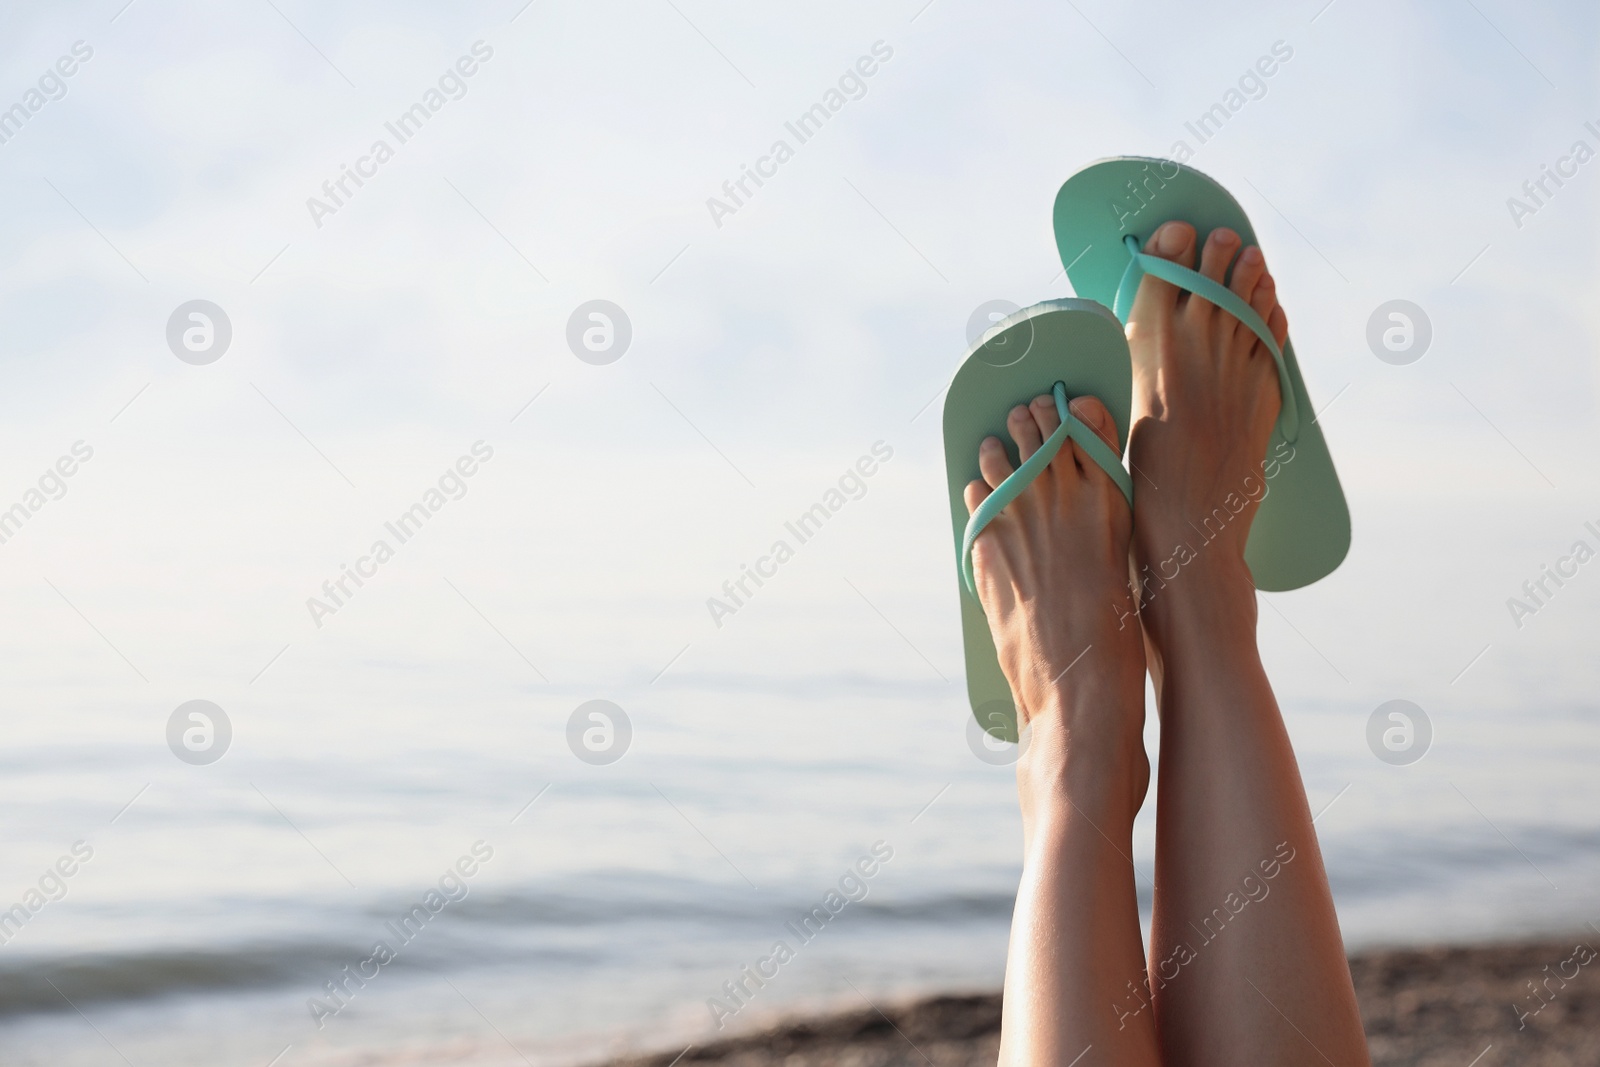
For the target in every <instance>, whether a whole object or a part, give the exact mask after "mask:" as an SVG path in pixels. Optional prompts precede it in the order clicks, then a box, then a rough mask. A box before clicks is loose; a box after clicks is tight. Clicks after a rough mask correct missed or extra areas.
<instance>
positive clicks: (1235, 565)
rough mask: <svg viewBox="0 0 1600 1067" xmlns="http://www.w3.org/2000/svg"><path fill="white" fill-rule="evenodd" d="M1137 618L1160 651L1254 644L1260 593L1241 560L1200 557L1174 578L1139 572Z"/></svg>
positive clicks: (1248, 569) (1147, 571)
mask: <svg viewBox="0 0 1600 1067" xmlns="http://www.w3.org/2000/svg"><path fill="white" fill-rule="evenodd" d="M1140 576H1141V578H1142V579H1143V588H1142V589H1141V591H1140V608H1139V616H1140V619H1141V621H1142V622H1143V623H1144V629H1145V633H1146V634H1147V635H1148V636H1149V638H1150V642H1151V644H1152V645H1153V646H1154V647H1155V649H1156V650H1157V651H1159V652H1162V653H1166V654H1170V653H1171V652H1172V651H1176V650H1177V649H1178V648H1180V647H1182V646H1184V645H1187V644H1189V643H1200V644H1203V645H1205V646H1208V647H1216V646H1219V645H1225V644H1229V643H1235V641H1236V639H1243V641H1244V643H1247V644H1248V645H1249V646H1250V647H1252V648H1253V647H1254V645H1255V628H1256V614H1257V610H1256V595H1255V592H1256V591H1255V582H1254V581H1253V580H1252V579H1251V577H1250V568H1249V567H1247V566H1246V565H1245V563H1244V561H1243V560H1242V559H1230V558H1226V557H1221V556H1218V557H1215V558H1210V559H1202V558H1196V559H1195V560H1193V561H1192V562H1191V563H1190V564H1189V565H1188V566H1187V567H1184V568H1182V569H1181V570H1179V571H1178V572H1176V573H1174V574H1170V576H1168V575H1165V574H1153V573H1151V572H1150V571H1149V569H1148V568H1143V569H1142V570H1141V575H1140Z"/></svg>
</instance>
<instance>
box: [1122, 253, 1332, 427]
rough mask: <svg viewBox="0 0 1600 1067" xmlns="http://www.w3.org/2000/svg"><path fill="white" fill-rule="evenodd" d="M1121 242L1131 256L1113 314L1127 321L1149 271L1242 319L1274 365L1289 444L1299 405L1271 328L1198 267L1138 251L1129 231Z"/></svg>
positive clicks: (1281, 420) (1297, 424)
mask: <svg viewBox="0 0 1600 1067" xmlns="http://www.w3.org/2000/svg"><path fill="white" fill-rule="evenodd" d="M1122 243H1123V244H1124V245H1126V246H1127V249H1128V252H1129V254H1130V255H1131V256H1132V257H1133V258H1131V259H1129V260H1128V267H1127V269H1126V270H1124V271H1123V272H1122V282H1121V284H1119V285H1118V286H1117V298H1116V303H1115V304H1114V306H1113V310H1114V311H1115V312H1116V314H1117V318H1118V319H1119V320H1120V321H1122V322H1127V321H1128V315H1129V314H1130V313H1131V312H1132V311H1133V298H1134V294H1135V293H1137V292H1138V291H1139V278H1140V276H1141V275H1143V274H1153V275H1155V276H1156V277H1157V278H1160V279H1161V280H1162V281H1164V282H1171V283H1172V284H1173V285H1176V286H1177V287H1178V288H1180V289H1187V290H1188V291H1189V292H1191V293H1193V294H1194V295H1195V296H1198V297H1200V298H1202V299H1204V300H1209V301H1211V303H1213V304H1215V305H1216V306H1217V307H1219V308H1221V309H1222V310H1223V311H1226V312H1227V313H1228V314H1230V315H1232V316H1233V317H1234V318H1236V319H1238V320H1239V321H1240V322H1242V323H1244V324H1245V325H1246V326H1248V327H1249V328H1250V332H1251V333H1253V334H1255V335H1256V336H1257V337H1258V338H1260V340H1261V343H1262V344H1263V345H1265V346H1266V348H1267V351H1268V352H1271V353H1272V359H1273V361H1274V362H1275V363H1277V365H1278V389H1279V391H1280V392H1282V393H1283V407H1282V409H1281V410H1280V411H1279V412H1278V429H1279V430H1280V431H1281V432H1282V433H1283V439H1284V440H1285V441H1288V442H1289V443H1290V444H1293V443H1294V442H1295V439H1296V438H1297V437H1299V436H1300V408H1299V405H1298V404H1296V403H1295V398H1294V388H1293V387H1292V386H1291V385H1290V384H1289V366H1288V364H1287V363H1285V362H1284V360H1283V350H1282V349H1281V348H1279V347H1278V342H1277V341H1276V340H1274V339H1273V337H1272V331H1271V330H1269V329H1267V324H1266V323H1265V322H1263V321H1262V319H1261V316H1260V315H1257V314H1256V311H1255V309H1254V308H1252V307H1251V306H1250V305H1249V304H1247V303H1245V302H1244V300H1242V299H1241V298H1240V297H1239V294H1237V293H1235V292H1234V291H1233V290H1231V289H1229V288H1227V287H1226V286H1224V285H1222V284H1220V283H1218V282H1214V281H1212V280H1211V279H1210V278H1207V277H1206V276H1205V275H1204V274H1201V273H1200V272H1199V271H1195V270H1190V269H1189V268H1188V267H1183V266H1179V265H1178V264H1176V263H1174V262H1172V261H1171V260H1170V259H1162V258H1161V257H1160V256H1151V255H1146V254H1145V253H1143V252H1141V251H1139V239H1138V238H1137V237H1135V236H1133V235H1132V234H1128V235H1127V236H1125V237H1123V239H1122Z"/></svg>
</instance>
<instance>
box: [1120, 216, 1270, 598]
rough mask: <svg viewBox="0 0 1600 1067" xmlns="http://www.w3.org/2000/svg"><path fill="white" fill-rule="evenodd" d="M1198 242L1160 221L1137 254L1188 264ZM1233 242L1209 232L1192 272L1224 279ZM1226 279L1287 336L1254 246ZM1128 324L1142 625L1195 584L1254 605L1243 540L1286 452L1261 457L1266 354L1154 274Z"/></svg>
mask: <svg viewBox="0 0 1600 1067" xmlns="http://www.w3.org/2000/svg"><path fill="white" fill-rule="evenodd" d="M1195 242H1196V234H1195V230H1194V227H1192V226H1190V225H1189V224H1188V223H1184V222H1168V223H1166V224H1165V225H1163V226H1162V227H1161V228H1160V229H1158V230H1157V231H1156V232H1155V233H1154V234H1152V235H1151V238H1150V241H1149V242H1148V244H1147V246H1146V248H1145V251H1146V252H1147V253H1148V254H1150V255H1155V256H1160V257H1161V258H1163V259H1168V260H1171V261H1173V262H1174V263H1177V264H1179V265H1181V266H1185V267H1190V268H1193V267H1194V265H1195V262H1194V260H1195ZM1239 243H1240V242H1239V235H1238V234H1236V233H1234V232H1233V231H1232V230H1229V229H1217V230H1213V231H1212V232H1211V234H1210V236H1209V237H1208V238H1207V239H1206V243H1205V247H1204V249H1203V250H1202V251H1201V253H1200V266H1199V270H1200V273H1201V274H1204V275H1205V276H1206V277H1208V278H1211V279H1213V280H1214V281H1217V282H1219V283H1220V282H1224V281H1225V280H1226V275H1227V271H1228V267H1229V265H1230V264H1234V256H1235V253H1238V252H1239ZM1229 288H1231V289H1232V290H1233V292H1234V293H1236V294H1237V295H1238V296H1239V297H1240V298H1242V299H1243V300H1244V301H1245V302H1246V303H1248V304H1249V305H1250V306H1251V307H1252V308H1253V309H1254V310H1255V311H1256V313H1257V314H1258V315H1260V316H1261V318H1262V319H1263V320H1264V321H1265V322H1266V323H1267V328H1268V329H1269V330H1270V331H1271V332H1272V336H1273V338H1274V339H1275V340H1276V341H1277V342H1278V344H1280V345H1281V344H1283V341H1284V338H1286V337H1287V336H1288V332H1289V323H1288V319H1287V318H1286V317H1285V315H1284V312H1283V309H1282V308H1281V307H1279V306H1278V299H1277V287H1276V285H1275V284H1274V283H1273V280H1272V275H1271V274H1269V273H1268V272H1267V267H1266V260H1265V259H1264V257H1263V256H1262V254H1261V249H1259V248H1257V247H1255V246H1254V245H1252V246H1251V247H1249V248H1247V249H1245V250H1244V251H1243V253H1240V254H1239V256H1238V262H1237V263H1236V264H1234V266H1233V278H1232V281H1231V283H1229ZM1127 333H1128V344H1129V347H1130V349H1131V350H1132V354H1133V428H1132V432H1131V434H1130V435H1129V441H1128V448H1129V451H1130V452H1131V453H1132V457H1131V458H1132V462H1133V465H1134V468H1135V470H1136V472H1137V473H1136V474H1135V491H1134V526H1135V533H1134V565H1135V569H1136V571H1137V572H1138V575H1139V578H1140V581H1141V584H1142V586H1143V589H1142V596H1143V603H1144V606H1145V609H1146V612H1145V615H1146V619H1145V621H1146V625H1147V626H1152V625H1153V626H1155V627H1156V628H1157V629H1159V628H1160V626H1161V625H1162V624H1163V620H1164V616H1165V614H1166V613H1167V611H1168V610H1169V607H1170V606H1171V605H1172V604H1173V602H1174V601H1175V600H1187V599H1192V598H1191V597H1190V596H1189V594H1191V593H1192V594H1195V596H1196V597H1199V598H1208V599H1209V598H1211V597H1213V596H1215V595H1217V594H1218V593H1219V592H1222V591H1224V590H1226V591H1228V594H1229V596H1230V597H1231V598H1232V599H1233V600H1234V601H1235V602H1240V601H1239V598H1240V596H1242V595H1243V593H1248V594H1249V600H1250V611H1251V612H1252V613H1253V611H1254V594H1253V589H1254V585H1253V583H1252V582H1251V581H1250V572H1249V569H1248V568H1247V567H1246V566H1245V564H1244V546H1245V540H1246V537H1247V536H1248V534H1249V532H1250V522H1251V520H1252V519H1253V518H1254V517H1255V513H1256V509H1257V508H1258V506H1259V505H1260V502H1261V500H1262V499H1263V498H1264V497H1265V495H1266V494H1267V493H1268V492H1270V491H1271V482H1270V477H1271V474H1273V473H1275V472H1276V470H1277V467H1278V465H1279V464H1281V463H1283V462H1287V461H1289V460H1292V458H1293V453H1292V450H1287V451H1286V452H1285V455H1283V456H1267V455H1266V452H1267V439H1268V436H1269V435H1270V434H1271V432H1272V427H1273V424H1274V423H1275V422H1276V421H1277V418H1278V409H1279V405H1280V403H1281V399H1280V395H1279V390H1278V375H1277V367H1276V364H1275V363H1274V361H1273V358H1272V353H1271V352H1270V351H1269V350H1268V349H1267V348H1266V346H1265V345H1263V344H1262V343H1261V341H1260V339H1259V338H1257V337H1256V335H1255V334H1254V333H1252V332H1251V330H1250V329H1249V327H1247V326H1245V325H1243V324H1242V323H1240V322H1239V320H1238V319H1236V318H1234V317H1233V316H1232V315H1231V314H1229V313H1228V312H1226V311H1222V310H1219V309H1218V308H1217V307H1216V306H1215V305H1213V304H1212V303H1211V302H1210V301H1208V300H1204V299H1202V298H1201V297H1198V296H1194V295H1192V294H1190V293H1186V292H1184V291H1183V290H1181V289H1179V288H1178V287H1177V286H1174V285H1171V284H1170V283H1168V282H1164V281H1162V280H1161V279H1159V278H1155V277H1152V276H1150V275H1146V276H1145V278H1144V279H1143V280H1142V281H1141V282H1140V284H1139V292H1138V294H1137V296H1136V297H1135V299H1134V302H1133V311H1132V313H1131V314H1130V315H1129V316H1128V326H1127ZM1241 591H1243V593H1242V592H1241ZM1251 618H1252V620H1253V614H1252V615H1251Z"/></svg>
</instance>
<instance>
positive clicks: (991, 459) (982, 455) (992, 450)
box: [978, 409, 1026, 489]
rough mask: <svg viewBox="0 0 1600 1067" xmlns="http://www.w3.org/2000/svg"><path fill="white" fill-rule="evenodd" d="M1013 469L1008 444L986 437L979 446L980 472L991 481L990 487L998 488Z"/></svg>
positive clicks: (985, 478) (998, 439) (986, 479)
mask: <svg viewBox="0 0 1600 1067" xmlns="http://www.w3.org/2000/svg"><path fill="white" fill-rule="evenodd" d="M1024 410H1026V409H1024ZM1011 471H1012V466H1011V457H1010V456H1007V455H1006V446H1005V445H1003V444H1001V443H1000V438H998V437H985V438H984V439H983V443H982V444H980V445H979V446H978V473H980V474H982V475H983V480H984V481H986V482H988V483H989V488H990V489H998V488H999V487H1000V483H1001V482H1003V481H1005V480H1006V479H1007V478H1008V477H1010V476H1011Z"/></svg>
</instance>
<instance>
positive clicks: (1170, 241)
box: [1156, 222, 1184, 255]
mask: <svg viewBox="0 0 1600 1067" xmlns="http://www.w3.org/2000/svg"><path fill="white" fill-rule="evenodd" d="M1183 246H1184V235H1183V228H1182V227H1181V226H1179V225H1178V224H1177V223H1175V222H1169V223H1167V224H1166V225H1165V226H1163V227H1161V232H1160V233H1158V234H1156V251H1158V252H1166V253H1168V254H1169V255H1170V254H1171V253H1173V252H1181V251H1183Z"/></svg>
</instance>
